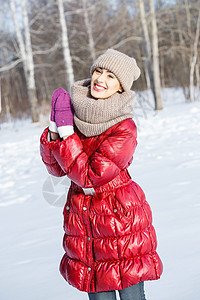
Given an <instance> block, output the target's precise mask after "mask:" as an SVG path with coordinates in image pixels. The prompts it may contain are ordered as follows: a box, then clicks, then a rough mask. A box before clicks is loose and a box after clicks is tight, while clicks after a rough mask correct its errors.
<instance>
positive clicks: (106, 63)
mask: <svg viewBox="0 0 200 300" xmlns="http://www.w3.org/2000/svg"><path fill="white" fill-rule="evenodd" d="M98 67H100V68H103V69H106V70H108V71H110V72H112V73H113V74H114V75H115V76H116V77H117V78H118V80H119V81H120V83H121V86H122V87H123V89H124V91H129V90H130V89H131V86H132V84H133V81H135V80H137V79H138V78H139V76H140V69H139V67H138V65H137V63H136V60H135V59H134V58H133V57H130V56H128V55H126V54H124V53H122V52H119V51H117V50H114V49H108V50H107V51H106V52H105V53H103V54H102V55H100V56H99V57H98V58H97V59H96V61H95V62H94V64H93V65H92V67H91V69H90V74H91V75H92V73H93V72H94V70H95V69H96V68H98Z"/></svg>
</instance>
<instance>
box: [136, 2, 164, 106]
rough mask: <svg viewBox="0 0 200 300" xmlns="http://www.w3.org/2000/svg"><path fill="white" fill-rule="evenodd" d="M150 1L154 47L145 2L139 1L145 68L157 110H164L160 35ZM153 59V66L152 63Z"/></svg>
mask: <svg viewBox="0 0 200 300" xmlns="http://www.w3.org/2000/svg"><path fill="white" fill-rule="evenodd" d="M149 1H150V13H151V29H152V45H151V42H150V38H149V31H148V26H147V20H146V16H145V6H144V0H139V8H140V17H141V23H142V29H143V35H144V51H145V56H146V57H145V66H146V68H145V69H146V80H147V86H148V82H149V83H150V86H151V90H152V93H153V95H154V99H155V109H156V110H158V109H162V108H163V104H162V99H161V85H160V72H159V55H158V33H157V24H156V17H155V11H154V4H153V0H149ZM151 59H153V64H152V63H151Z"/></svg>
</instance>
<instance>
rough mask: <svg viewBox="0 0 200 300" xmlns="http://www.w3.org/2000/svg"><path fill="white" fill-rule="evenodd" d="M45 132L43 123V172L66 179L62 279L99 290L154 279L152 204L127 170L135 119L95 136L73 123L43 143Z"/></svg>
mask: <svg viewBox="0 0 200 300" xmlns="http://www.w3.org/2000/svg"><path fill="white" fill-rule="evenodd" d="M47 134H48V128H46V129H45V130H44V132H43V134H42V136H41V156H42V160H43V162H44V163H45V165H46V167H47V170H48V172H49V173H50V174H52V175H54V176H65V175H67V176H68V177H69V178H70V179H71V186H70V189H69V192H68V197H67V201H66V205H65V207H64V211H63V213H64V231H65V234H64V238H63V247H64V250H65V254H64V256H63V258H62V260H61V263H60V272H61V274H62V276H63V277H64V278H65V280H66V281H67V282H68V283H69V284H71V285H72V286H74V287H76V288H77V289H79V290H81V291H85V292H100V291H109V290H121V289H124V288H127V287H129V286H131V285H134V284H137V283H138V282H140V281H146V280H154V279H158V278H159V277H160V275H161V273H162V263H161V260H160V258H159V256H158V254H157V252H156V247H157V242H156V234H155V230H154V227H153V226H152V213H151V209H150V206H149V204H148V203H147V201H146V199H145V195H144V192H143V191H142V189H141V188H140V187H139V185H138V184H137V183H135V182H134V181H132V179H131V177H130V175H129V173H128V171H127V167H128V166H129V165H130V163H131V161H132V157H133V153H134V151H135V148H136V145H137V142H136V135H137V134H136V126H135V123H134V121H133V120H132V119H126V120H124V121H122V122H120V123H118V124H116V125H114V126H112V127H111V128H109V129H108V130H106V131H105V132H103V133H102V134H100V135H98V136H94V137H85V136H84V135H83V134H81V133H80V132H79V131H78V129H77V128H76V129H75V133H74V134H73V135H71V136H69V137H68V138H67V139H66V140H63V141H60V140H57V141H55V142H54V141H53V142H48V140H47ZM85 188H87V189H88V188H93V189H94V191H95V194H93V195H92V194H89V195H87V192H86V191H88V190H84V189H85ZM84 191H85V192H84Z"/></svg>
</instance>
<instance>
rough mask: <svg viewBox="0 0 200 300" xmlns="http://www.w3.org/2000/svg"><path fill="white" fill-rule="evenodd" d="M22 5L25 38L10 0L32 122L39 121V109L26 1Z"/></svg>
mask: <svg viewBox="0 0 200 300" xmlns="http://www.w3.org/2000/svg"><path fill="white" fill-rule="evenodd" d="M20 5H21V9H22V14H23V25H24V38H23V34H22V32H21V29H20V25H19V21H18V19H17V12H16V6H15V1H14V0H10V7H11V11H12V15H13V20H14V24H15V30H16V35H17V40H18V44H19V49H20V55H21V59H22V63H23V69H24V73H25V78H26V85H27V90H28V100H29V104H30V109H31V116H32V121H33V122H37V121H38V109H37V97H36V86H35V77H34V62H33V54H32V45H31V36H30V28H29V21H28V13H27V8H26V2H25V0H20Z"/></svg>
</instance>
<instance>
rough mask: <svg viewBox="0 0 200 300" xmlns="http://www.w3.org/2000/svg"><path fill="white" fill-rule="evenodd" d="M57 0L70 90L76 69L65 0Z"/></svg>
mask: <svg viewBox="0 0 200 300" xmlns="http://www.w3.org/2000/svg"><path fill="white" fill-rule="evenodd" d="M57 1H58V11H59V19H60V26H61V31H62V48H63V56H64V62H65V70H66V74H67V89H68V90H70V88H71V86H72V84H73V83H74V71H73V65H72V58H71V54H70V49H69V41H68V32H67V24H66V20H65V14H64V6H63V0H57Z"/></svg>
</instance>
